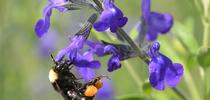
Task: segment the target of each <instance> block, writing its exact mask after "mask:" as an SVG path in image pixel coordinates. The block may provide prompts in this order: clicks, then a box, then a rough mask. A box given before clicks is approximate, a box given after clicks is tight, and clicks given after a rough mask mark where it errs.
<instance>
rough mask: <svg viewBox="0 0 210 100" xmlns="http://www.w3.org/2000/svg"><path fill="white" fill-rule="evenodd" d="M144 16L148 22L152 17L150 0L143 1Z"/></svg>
mask: <svg viewBox="0 0 210 100" xmlns="http://www.w3.org/2000/svg"><path fill="white" fill-rule="evenodd" d="M142 15H143V18H144V19H145V20H146V21H147V19H148V18H149V16H150V0H142Z"/></svg>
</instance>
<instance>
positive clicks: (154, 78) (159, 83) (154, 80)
mask: <svg viewBox="0 0 210 100" xmlns="http://www.w3.org/2000/svg"><path fill="white" fill-rule="evenodd" d="M149 81H150V84H151V86H152V87H154V88H155V89H157V90H161V91H162V90H165V85H164V81H163V80H159V78H158V74H157V73H155V72H153V73H150V76H149Z"/></svg>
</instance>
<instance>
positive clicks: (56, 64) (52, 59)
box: [50, 53, 58, 65]
mask: <svg viewBox="0 0 210 100" xmlns="http://www.w3.org/2000/svg"><path fill="white" fill-rule="evenodd" d="M50 57H51V58H52V61H53V62H54V64H55V65H57V64H58V63H57V62H56V61H55V59H54V57H53V55H52V53H51V54H50Z"/></svg>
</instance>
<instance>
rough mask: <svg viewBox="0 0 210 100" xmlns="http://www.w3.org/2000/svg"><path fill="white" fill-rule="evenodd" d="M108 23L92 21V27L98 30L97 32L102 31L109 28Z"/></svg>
mask: <svg viewBox="0 0 210 100" xmlns="http://www.w3.org/2000/svg"><path fill="white" fill-rule="evenodd" d="M109 26H110V25H109V24H108V23H105V22H102V21H98V22H96V23H94V25H93V27H94V28H95V29H96V30H97V31H99V32H103V31H105V30H107V29H108V28H109Z"/></svg>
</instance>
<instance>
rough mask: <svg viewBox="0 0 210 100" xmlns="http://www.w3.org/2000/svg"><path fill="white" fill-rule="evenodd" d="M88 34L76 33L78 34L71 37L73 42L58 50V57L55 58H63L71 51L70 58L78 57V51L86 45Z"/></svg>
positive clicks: (57, 59)
mask: <svg viewBox="0 0 210 100" xmlns="http://www.w3.org/2000/svg"><path fill="white" fill-rule="evenodd" d="M86 36H87V35H86V34H76V35H74V36H73V37H72V38H71V43H70V44H69V45H68V46H67V47H65V48H63V49H61V50H60V51H59V52H58V54H57V57H56V58H55V61H60V60H62V59H63V58H64V56H65V55H66V54H68V53H69V56H70V57H69V58H70V59H74V58H76V56H77V54H78V51H79V50H80V49H82V48H83V46H84V43H85V41H86V38H87V37H86Z"/></svg>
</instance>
